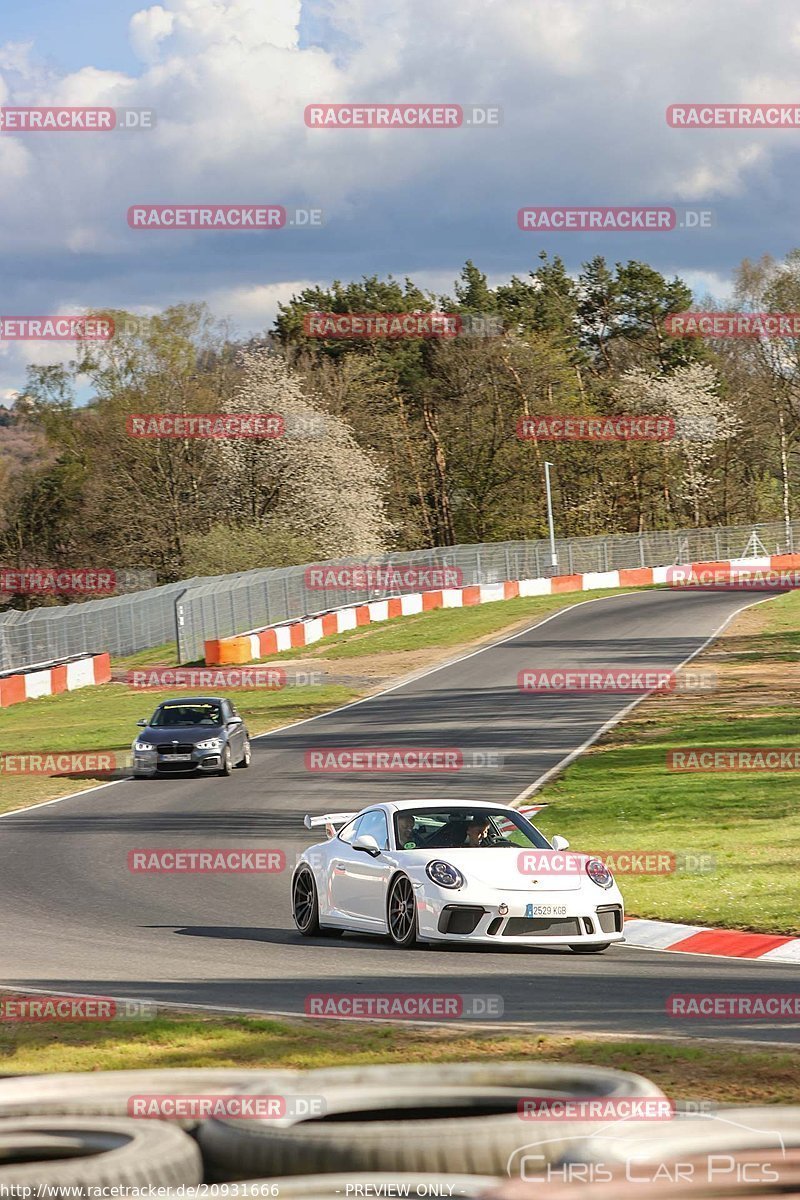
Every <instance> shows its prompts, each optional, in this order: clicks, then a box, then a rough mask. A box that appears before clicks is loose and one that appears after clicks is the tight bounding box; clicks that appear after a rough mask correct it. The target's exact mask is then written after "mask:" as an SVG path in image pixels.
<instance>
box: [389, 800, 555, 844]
mask: <svg viewBox="0 0 800 1200" xmlns="http://www.w3.org/2000/svg"><path fill="white" fill-rule="evenodd" d="M394 832H395V839H396V843H397V846H398V848H399V849H401V850H423V849H454V848H456V847H460V846H463V847H464V848H465V849H467V848H469V847H470V846H474V847H476V848H478V847H486V846H509V847H517V848H519V847H523V848H524V849H529V848H531V847H536V848H537V849H539V850H549V849H550V848H551V847H550V844H549V842H548V841H547V838H545V837H544V835H543V834H541V833H539V830H538V829H536V828H535V827H534V826H533V825H531V823H530V821H526V820H525V818H524V817H523V816H522V815H521V814H520V813H518V812H513V811H511V810H510V809H505V808H504V809H497V808H474V809H473V808H462V807H458V808H455V807H453V808H448V807H447V806H439V807H436V808H406V809H403V810H402V811H401V812H397V813H395V814H394Z"/></svg>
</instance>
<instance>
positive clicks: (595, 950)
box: [570, 942, 611, 954]
mask: <svg viewBox="0 0 800 1200" xmlns="http://www.w3.org/2000/svg"><path fill="white" fill-rule="evenodd" d="M610 945H611V942H595V943H594V945H592V946H580V945H578V946H570V950H571V951H572V953H573V954H602V953H603V951H604V950H607V949H608V947H609V946H610Z"/></svg>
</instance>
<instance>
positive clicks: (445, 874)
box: [425, 858, 464, 888]
mask: <svg viewBox="0 0 800 1200" xmlns="http://www.w3.org/2000/svg"><path fill="white" fill-rule="evenodd" d="M425 873H426V875H427V876H428V879H432V880H433V882H434V883H437V884H438V885H439V887H444V888H460V887H463V886H464V876H463V875H462V874H461V872H460V871H457V870H456V869H455V867H452V866H451V865H450V863H447V862H442V860H441V859H440V858H435V859H434V860H433V862H429V863H428V865H427V867H426V868H425Z"/></svg>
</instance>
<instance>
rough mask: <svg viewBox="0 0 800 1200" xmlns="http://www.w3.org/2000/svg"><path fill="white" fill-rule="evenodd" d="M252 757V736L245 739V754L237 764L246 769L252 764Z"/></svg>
mask: <svg viewBox="0 0 800 1200" xmlns="http://www.w3.org/2000/svg"><path fill="white" fill-rule="evenodd" d="M252 758H253V751H252V750H251V749H250V738H245V739H244V754H243V755H242V757H241V758H240V759H239V761H238V763H237V764H236V766H237V767H241V769H242V770H243V771H246V770H247V768H248V767H249V766H250V763H251V761H252Z"/></svg>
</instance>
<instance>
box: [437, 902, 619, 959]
mask: <svg viewBox="0 0 800 1200" xmlns="http://www.w3.org/2000/svg"><path fill="white" fill-rule="evenodd" d="M610 891H611V895H609V894H608V893H606V894H605V895H604V896H598V897H597V899H596V900H589V899H588V898H587V896H586V894H585V893H584V892H583V891H580V892H555V893H551V894H549V895H546V896H537V897H536V898H535V901H534V902H531V901H530V900H529V897H528V896H527V895H525V896H524V898H522V899H520V898H517V897H513V898H509V899H508V900H507V901H505V902H504V901H501V900H498V899H497V898H496V897H493V898H492V901H491V902H485V901H484V902H481V901H480V900H474V901H473V900H472V899H471V898H470V897H468V896H466V895H465V896H464V897H463V898H456V897H454V896H450V897H447V898H446V899H445V898H444V897H442V898H441V900H431V899H430V898H429V897H426V896H424V895H423V896H420V895H418V898H417V914H418V922H419V936H420V938H422V939H423V940H425V941H431V942H469V943H470V944H474V943H482V944H484V945H492V946H497V947H498V948H499V947H501V946H514V945H516V946H575V945H581V946H583V945H586V946H591V945H606V944H607V943H609V942H622V941H624V940H625V938H624V933H623V926H624V921H625V913H624V907H623V903H622V897H621V896H620V895H619V892H618V891H617V890H616V889H610ZM615 893H616V894H615ZM517 896H518V894H517Z"/></svg>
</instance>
